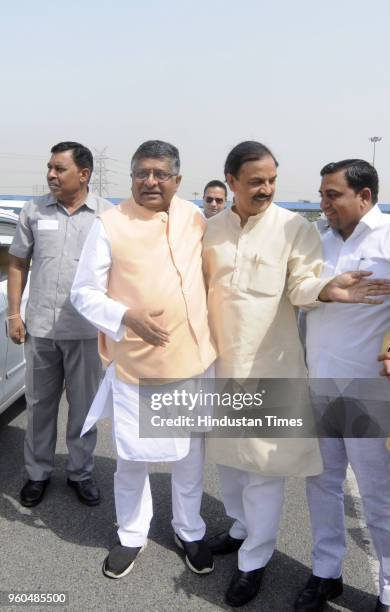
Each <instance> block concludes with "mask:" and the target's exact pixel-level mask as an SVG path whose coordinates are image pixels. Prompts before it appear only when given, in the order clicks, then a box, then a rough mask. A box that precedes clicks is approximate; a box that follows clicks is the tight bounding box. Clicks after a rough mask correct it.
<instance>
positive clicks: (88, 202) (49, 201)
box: [46, 189, 96, 211]
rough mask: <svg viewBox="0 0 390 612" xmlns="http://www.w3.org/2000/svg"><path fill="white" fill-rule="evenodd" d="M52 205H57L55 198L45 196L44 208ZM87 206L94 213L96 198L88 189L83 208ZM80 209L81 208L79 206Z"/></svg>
mask: <svg viewBox="0 0 390 612" xmlns="http://www.w3.org/2000/svg"><path fill="white" fill-rule="evenodd" d="M52 204H59V202H58V200H57V198H55V197H54V196H53V194H52V193H49V194H48V195H47V201H46V206H51V205H52ZM84 205H85V206H88V208H90V209H91V210H93V211H96V196H95V195H94V194H93V193H92V191H91V190H90V189H88V195H87V199H86V200H85V202H84V204H83V206H84ZM80 208H81V206H80Z"/></svg>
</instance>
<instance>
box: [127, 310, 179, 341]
mask: <svg viewBox="0 0 390 612" xmlns="http://www.w3.org/2000/svg"><path fill="white" fill-rule="evenodd" d="M163 312H164V311H163V310H144V309H134V310H133V309H132V308H129V310H126V312H125V314H124V315H123V319H122V323H123V324H124V325H126V327H129V328H130V329H131V330H132V331H133V332H134V333H135V334H136V335H137V336H139V337H140V338H142V340H144V341H145V342H147V344H152V345H153V346H166V344H167V343H168V342H169V333H168V332H167V331H166V330H165V329H164V328H163V327H161V325H159V324H158V323H157V321H156V318H157V317H159V316H161V315H162V314H163Z"/></svg>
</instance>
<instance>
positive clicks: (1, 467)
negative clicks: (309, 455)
mask: <svg viewBox="0 0 390 612" xmlns="http://www.w3.org/2000/svg"><path fill="white" fill-rule="evenodd" d="M18 407H19V408H20V407H22V406H20V402H19V405H17V406H16V407H15V406H14V407H13V412H14V413H13V414H11V416H12V417H15V418H13V419H12V420H11V421H10V422H9V423H8V424H4V418H2V419H1V420H0V551H1V562H0V590H2V591H11V592H25V593H26V592H37V591H40V592H42V593H48V592H50V593H53V592H67V593H68V597H69V599H68V604H67V606H65V608H66V609H67V610H72V611H73V610H75V611H76V610H77V611H82V612H85V611H88V610H97V611H106V610H107V611H116V610H120V611H121V610H127V611H131V612H138V611H142V612H144V611H147V612H165V611H166V612H173V611H175V610H177V611H197V610H200V611H205V612H206V611H212V610H214V611H215V610H230V609H231V608H230V607H229V606H227V605H226V604H224V602H223V594H224V591H225V590H226V588H227V585H228V583H229V580H230V576H231V574H232V572H233V570H234V567H235V564H236V555H235V554H232V555H228V556H225V557H217V558H216V560H215V571H214V573H213V574H211V575H209V576H197V575H195V574H193V573H192V572H190V571H189V570H188V569H187V568H186V566H185V565H184V563H183V559H182V555H181V553H180V552H179V551H178V550H177V549H176V547H175V545H174V544H173V540H172V530H171V526H170V515H171V502H170V477H169V465H167V464H155V465H154V466H153V467H152V468H151V486H152V493H153V499H154V509H155V516H154V519H153V522H152V525H151V530H150V534H149V542H148V546H147V548H146V550H145V552H144V553H143V554H142V555H141V557H140V558H139V560H138V561H137V562H136V565H135V567H134V569H133V571H132V572H131V573H130V574H129V575H128V576H126V577H125V578H123V579H121V580H108V579H107V578H105V577H104V576H103V575H102V573H101V564H102V560H103V559H104V557H105V556H106V554H107V550H108V549H109V548H110V547H111V546H112V545H113V544H114V543H115V508H114V501H113V474H114V471H115V459H114V454H113V450H112V443H111V429H110V423H109V422H106V421H104V422H102V423H101V424H100V427H99V441H98V446H97V449H96V470H95V476H96V480H97V481H98V483H99V486H100V487H101V490H102V494H103V500H102V503H101V505H100V506H97V507H95V508H88V507H86V506H83V505H82V504H81V503H80V502H79V501H78V500H77V499H76V497H75V494H74V491H73V490H72V489H70V488H69V487H67V486H66V482H65V481H66V475H65V473H64V466H65V460H66V446H65V441H64V440H65V424H66V402H65V401H64V400H63V401H62V404H61V410H60V416H59V423H58V429H59V435H58V445H57V457H56V470H55V473H54V475H53V477H52V480H51V484H50V487H49V489H48V491H47V496H46V497H45V499H44V500H43V502H42V503H41V504H40V505H39V506H37V507H36V508H32V509H27V508H23V507H22V506H21V505H20V504H19V501H18V494H19V490H20V488H21V486H22V484H23V482H24V480H25V474H24V470H23V436H24V429H25V425H26V413H25V412H24V411H22V412H21V413H20V414H17V412H18ZM346 493H347V495H346V516H347V528H348V544H349V553H348V557H347V559H346V562H345V566H344V582H345V589H344V593H343V595H342V597H340V598H339V599H338V603H337V605H336V604H334V603H332V604H331V605H329V607H328V608H327V609H328V610H352V611H353V612H370V611H371V610H373V609H374V607H375V600H376V586H375V583H374V578H373V567H374V570H375V562H373V560H372V559H371V558H370V549H369V543H368V539H367V533H366V532H365V530H364V529H363V528H362V522H361V520H360V518H359V512H360V510H359V504H360V502H359V499H358V497H357V494H356V490H355V488H354V486H353V484H352V485H350V486H349V487H348V488H347V491H346ZM203 516H204V518H205V520H206V522H207V525H208V530H207V535H213V534H215V533H218V532H219V531H222V530H223V529H224V528H226V527H228V526H229V524H230V520H229V519H228V518H226V516H225V514H224V509H223V505H222V503H221V500H220V493H219V487H218V479H217V474H216V470H215V467H214V466H207V470H206V483H205V494H204V501H203ZM310 540H311V536H310V527H309V522H308V513H307V509H306V503H305V496H304V483H303V482H302V481H301V480H298V479H291V480H289V482H288V486H287V489H286V503H285V507H284V515H283V521H282V526H281V530H280V535H279V540H278V546H277V551H276V552H275V554H274V556H273V557H272V559H271V561H270V563H269V566H268V568H267V571H266V574H265V577H264V582H263V587H262V591H261V593H260V594H259V595H258V597H257V598H256V599H255V600H254V601H253V602H251V603H250V604H248V605H247V606H245V607H244V608H243V609H244V610H248V611H254V610H256V611H257V612H259V611H262V612H289V611H290V610H293V605H292V604H293V601H294V599H295V596H296V594H297V592H298V590H299V589H300V587H301V586H302V585H303V584H304V583H305V581H306V579H307V577H308V575H309V573H310V569H309V568H310ZM374 573H375V572H374ZM3 597H4V596H3ZM0 601H1V598H0ZM24 608H25V609H26V608H27V609H31V610H52V609H53V607H51V606H50V607H49V606H42V605H35V606H32V605H31V604H30V605H25V606H24ZM62 608H64V607H62ZM3 609H5V610H20V609H21V607H10V606H9V605H8V604H6V605H4V608H3Z"/></svg>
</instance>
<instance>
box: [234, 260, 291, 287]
mask: <svg viewBox="0 0 390 612" xmlns="http://www.w3.org/2000/svg"><path fill="white" fill-rule="evenodd" d="M245 267H246V268H247V274H246V275H245V276H246V283H245V284H246V287H245V289H246V291H248V292H249V293H253V294H258V295H268V296H276V295H278V294H279V293H281V292H282V290H283V287H284V282H285V276H286V273H285V271H284V269H283V266H282V264H281V263H280V262H277V261H271V260H266V259H264V258H262V257H260V256H254V257H251V258H250V260H249V261H247V263H246V266H245ZM245 276H244V279H245ZM244 279H243V280H244Z"/></svg>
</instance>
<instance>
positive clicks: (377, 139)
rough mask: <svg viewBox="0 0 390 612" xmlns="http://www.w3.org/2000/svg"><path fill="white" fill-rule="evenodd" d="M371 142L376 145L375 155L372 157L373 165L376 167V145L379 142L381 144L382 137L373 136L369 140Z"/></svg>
mask: <svg viewBox="0 0 390 612" xmlns="http://www.w3.org/2000/svg"><path fill="white" fill-rule="evenodd" d="M369 140H370V142H372V144H373V145H374V153H373V156H372V165H373V166H374V167H375V145H376V143H377V142H380V141H381V140H382V136H371V138H369Z"/></svg>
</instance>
